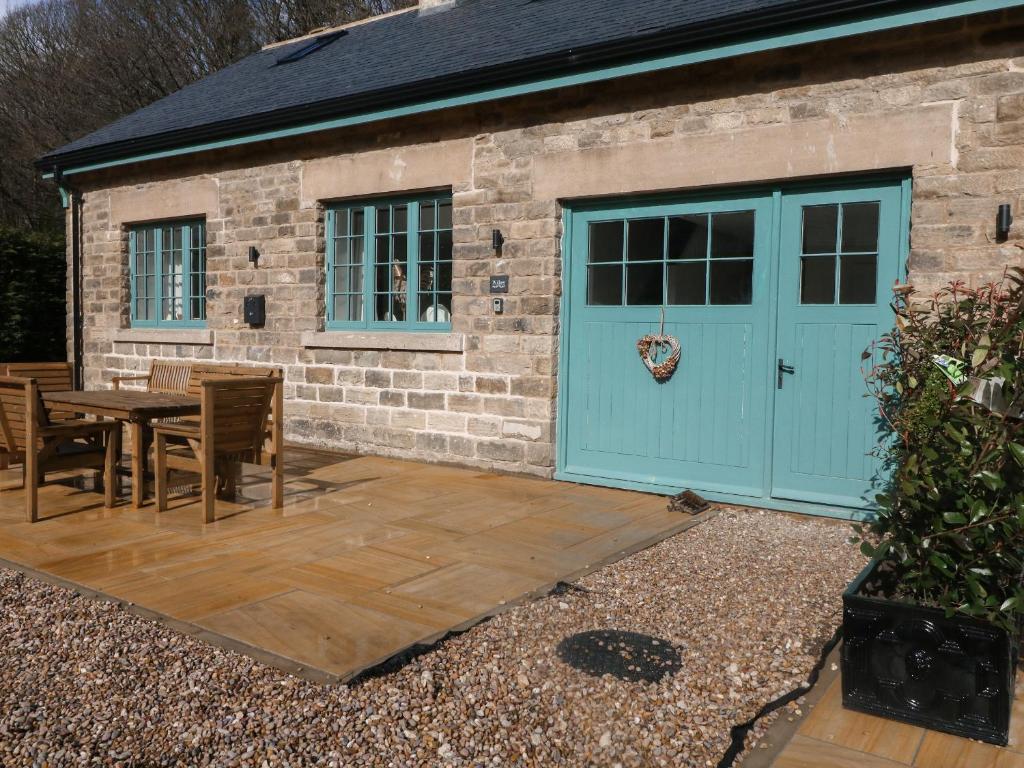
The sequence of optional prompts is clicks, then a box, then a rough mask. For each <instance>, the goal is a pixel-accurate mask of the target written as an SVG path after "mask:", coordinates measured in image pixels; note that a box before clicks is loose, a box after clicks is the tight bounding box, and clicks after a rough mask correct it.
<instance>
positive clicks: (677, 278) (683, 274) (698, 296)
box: [668, 261, 707, 304]
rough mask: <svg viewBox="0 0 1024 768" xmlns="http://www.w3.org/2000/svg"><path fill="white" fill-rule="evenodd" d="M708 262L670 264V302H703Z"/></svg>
mask: <svg viewBox="0 0 1024 768" xmlns="http://www.w3.org/2000/svg"><path fill="white" fill-rule="evenodd" d="M706 279H707V262H705V261H694V262H690V263H680V264H669V265H668V303H669V304H703V303H704V301H705V296H704V288H705V285H704V281H705V280H706Z"/></svg>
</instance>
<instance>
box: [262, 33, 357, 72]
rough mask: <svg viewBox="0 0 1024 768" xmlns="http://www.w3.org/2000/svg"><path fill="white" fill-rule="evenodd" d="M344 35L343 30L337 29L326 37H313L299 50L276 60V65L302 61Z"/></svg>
mask: <svg viewBox="0 0 1024 768" xmlns="http://www.w3.org/2000/svg"><path fill="white" fill-rule="evenodd" d="M344 34H345V30H344V29H339V30H336V31H334V32H328V33H327V34H326V35H320V36H319V37H314V38H313V39H312V40H310V41H309V42H308V43H306V44H305V45H304V46H302V47H301V48H298V49H296V50H294V51H292V52H291V53H289V54H286V55H284V56H282V57H281V58H279V59H278V60H277V63H278V64H291V63H292V62H293V61H298V60H299V59H304V58H306V57H307V56H309V55H310V54H311V53H316V52H317V51H319V50H320V49H321V48H324V47H326V46H328V45H330V44H331V43H333V42H334V41H335V40H337V39H338V38H339V37H341V36H342V35H344Z"/></svg>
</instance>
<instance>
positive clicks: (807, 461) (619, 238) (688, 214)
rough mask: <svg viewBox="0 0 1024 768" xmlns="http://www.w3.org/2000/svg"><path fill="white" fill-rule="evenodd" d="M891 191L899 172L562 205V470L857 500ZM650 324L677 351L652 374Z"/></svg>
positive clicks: (656, 483)
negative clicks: (673, 365)
mask: <svg viewBox="0 0 1024 768" xmlns="http://www.w3.org/2000/svg"><path fill="white" fill-rule="evenodd" d="M902 195H903V190H902V186H901V183H900V182H894V183H892V184H872V185H870V186H860V187H851V186H846V185H835V186H833V187H831V188H826V187H821V186H818V187H816V188H815V190H814V191H813V192H807V191H792V192H791V191H786V190H783V189H769V190H765V191H764V192H762V193H760V194H746V195H723V196H717V197H705V198H702V199H687V200H681V201H679V202H675V203H664V202H652V203H636V204H631V205H626V204H622V205H601V206H586V207H579V208H574V209H573V210H572V212H571V215H570V216H569V228H568V232H567V246H568V249H569V257H570V264H569V279H568V283H567V312H566V315H565V322H566V324H567V328H566V330H565V335H564V336H563V355H564V357H563V361H564V363H563V366H562V379H563V383H562V388H561V399H560V420H561V426H562V428H561V431H560V439H561V441H562V444H561V446H560V453H559V476H560V477H563V478H566V479H572V480H580V481H588V480H589V481H593V482H598V483H602V484H611V485H621V486H626V487H639V488H647V489H651V490H659V491H666V490H675V489H681V488H692V489H694V490H697V491H700V492H703V493H706V494H708V495H710V496H712V497H714V496H716V495H717V496H718V497H720V498H737V499H742V498H747V499H750V500H751V501H757V500H761V501H768V500H772V499H782V500H790V501H795V502H809V503H813V504H827V505H831V506H841V507H853V508H864V507H865V506H869V502H870V499H871V498H873V492H874V491H873V487H874V486H876V485H878V483H879V477H878V471H879V467H878V466H877V462H876V460H875V459H874V458H873V457H871V456H869V455H868V454H869V453H870V452H871V450H872V449H873V448H874V446H875V445H876V444H877V442H878V439H879V431H878V428H877V424H876V423H875V416H874V413H875V411H874V409H873V404H872V401H870V400H869V399H868V398H866V397H864V395H866V393H867V389H866V386H865V384H864V379H863V375H862V372H861V366H862V361H861V353H862V352H863V351H864V350H865V349H867V348H868V347H870V345H871V342H872V340H874V339H875V338H877V337H878V336H880V335H881V334H882V333H884V332H885V331H887V330H888V329H889V328H890V326H891V321H892V317H891V310H890V308H889V304H888V297H889V295H890V292H891V290H890V289H891V286H892V284H893V282H894V281H895V280H896V278H897V277H898V274H899V269H900V264H901V255H902V249H903V244H902V243H901V239H905V237H904V236H903V235H901V222H902V220H903V218H904V216H903V212H902V205H901V201H902V199H903V197H902ZM662 324H664V332H665V333H666V334H670V335H673V336H675V337H677V338H678V339H679V341H680V344H681V348H682V357H681V360H680V362H679V366H678V368H677V370H676V372H675V374H674V375H673V376H672V378H671V379H669V380H668V381H665V382H662V383H659V382H657V381H656V380H655V379H654V377H653V376H652V375H651V373H650V372H649V371H648V370H647V368H646V367H645V366H644V364H643V363H642V362H641V360H640V357H639V354H638V352H637V349H636V343H637V341H638V340H639V339H640V338H641V337H642V336H644V335H645V334H648V333H657V332H658V331H659V330H660V329H661V328H662ZM780 360H781V364H782V366H784V367H783V368H782V369H781V370H782V371H783V372H782V373H781V374H780V368H779V364H780ZM790 370H791V371H792V373H789V372H788V371H790ZM780 376H781V379H780Z"/></svg>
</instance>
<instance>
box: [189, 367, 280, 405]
mask: <svg viewBox="0 0 1024 768" xmlns="http://www.w3.org/2000/svg"><path fill="white" fill-rule="evenodd" d="M240 376H241V377H245V378H252V377H275V378H283V377H284V372H283V371H282V370H281V369H280V368H275V367H273V366H256V365H235V364H234V363H196V364H194V365H193V366H192V376H191V377H190V378H189V382H188V392H187V394H189V395H191V396H192V397H199V396H200V394H201V393H202V383H203V381H205V380H207V379H213V380H215V381H231V380H232V379H235V378H238V377H240Z"/></svg>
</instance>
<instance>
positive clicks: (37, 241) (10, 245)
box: [0, 227, 67, 362]
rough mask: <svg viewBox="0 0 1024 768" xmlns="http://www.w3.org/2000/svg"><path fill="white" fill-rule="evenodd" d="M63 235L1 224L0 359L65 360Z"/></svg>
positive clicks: (65, 268)
mask: <svg viewBox="0 0 1024 768" xmlns="http://www.w3.org/2000/svg"><path fill="white" fill-rule="evenodd" d="M66 270H67V265H66V262H65V260H64V238H63V236H62V235H60V234H35V233H27V232H24V231H20V230H14V229H5V228H3V227H0V359H2V360H3V361H4V362H20V361H34V362H43V361H49V360H66V359H67V351H66V349H65V341H64V340H65V335H66V332H65V328H66V325H65V324H66V322H67V320H66V317H67V315H66V312H65V288H64V285H65V274H66Z"/></svg>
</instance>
